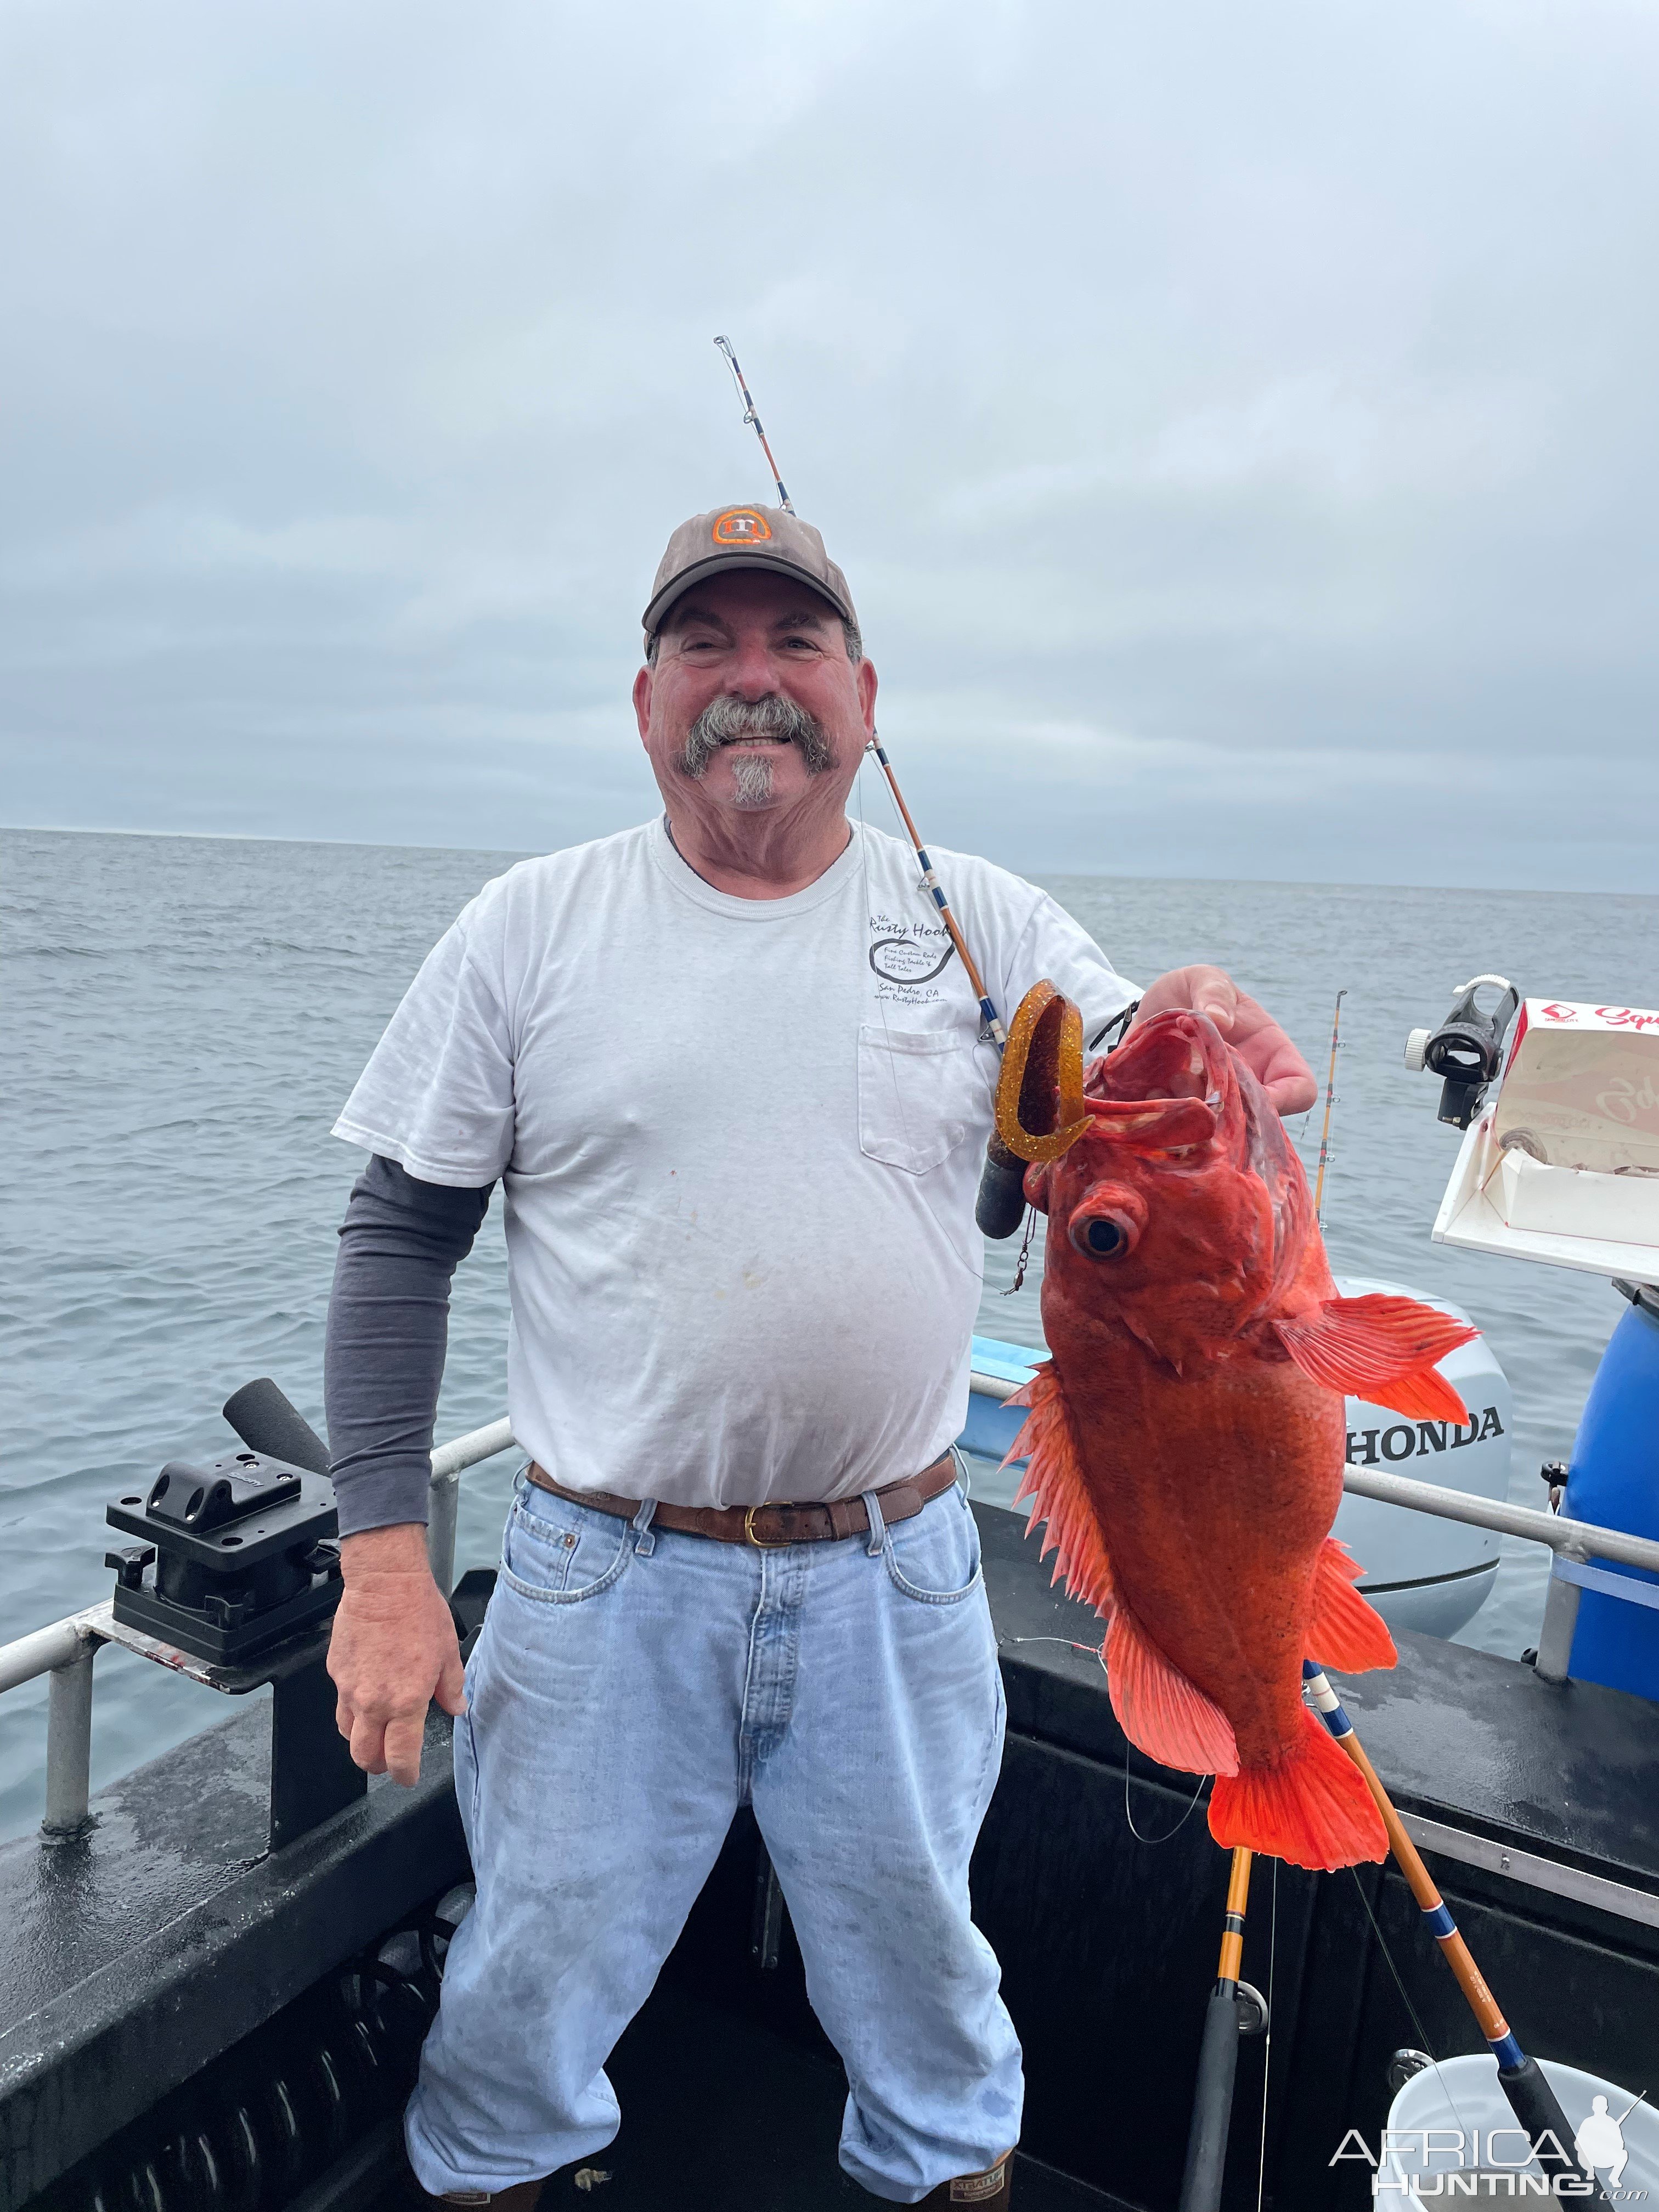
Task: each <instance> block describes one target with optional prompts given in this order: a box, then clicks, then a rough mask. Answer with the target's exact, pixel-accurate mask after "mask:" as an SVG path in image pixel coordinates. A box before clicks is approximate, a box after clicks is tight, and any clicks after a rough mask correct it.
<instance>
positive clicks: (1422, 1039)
mask: <svg viewBox="0 0 1659 2212" xmlns="http://www.w3.org/2000/svg"><path fill="white" fill-rule="evenodd" d="M1488 987H1490V988H1492V989H1494V990H1496V991H1498V993H1499V994H1500V996H1499V998H1498V1003H1497V1004H1496V1006H1493V1008H1492V1012H1490V1013H1486V1012H1482V1011H1481V1008H1480V1003H1479V998H1478V994H1479V993H1480V991H1481V990H1483V989H1486V988H1488ZM1520 1003H1521V994H1520V993H1519V992H1518V991H1517V990H1516V987H1515V986H1514V984H1513V983H1511V982H1510V980H1509V978H1508V977H1507V976H1506V975H1477V976H1475V977H1474V980H1473V981H1471V982H1468V983H1464V984H1462V986H1460V987H1459V989H1458V991H1457V994H1456V996H1455V998H1454V999H1453V1000H1452V1004H1451V1011H1450V1012H1449V1014H1448V1015H1447V1016H1446V1018H1445V1019H1444V1021H1443V1022H1442V1023H1441V1024H1440V1026H1439V1028H1438V1029H1437V1030H1413V1031H1412V1032H1411V1034H1410V1036H1408V1037H1407V1039H1406V1065H1407V1067H1409V1068H1410V1069H1411V1071H1412V1073H1413V1074H1414V1075H1415V1074H1419V1073H1421V1072H1422V1070H1423V1069H1425V1068H1427V1069H1428V1071H1429V1073H1431V1075H1437V1076H1439V1077H1440V1078H1441V1079H1442V1084H1443V1088H1442V1090H1441V1093H1440V1119H1441V1120H1442V1121H1446V1122H1449V1124H1450V1125H1451V1127H1453V1128H1454V1129H1467V1128H1468V1126H1469V1124H1470V1122H1471V1121H1474V1117H1475V1115H1477V1114H1478V1113H1479V1112H1480V1102H1481V1100H1482V1099H1483V1098H1484V1097H1485V1096H1486V1086H1487V1085H1488V1084H1490V1083H1492V1082H1493V1081H1494V1080H1495V1079H1496V1078H1497V1074H1498V1063H1499V1061H1500V1060H1501V1058H1502V1055H1503V1050H1504V1031H1505V1030H1507V1029H1508V1028H1509V1025H1510V1022H1511V1021H1512V1020H1513V1019H1514V1018H1515V1010H1516V1007H1517V1006H1519V1005H1520Z"/></svg>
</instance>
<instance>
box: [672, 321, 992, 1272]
mask: <svg viewBox="0 0 1659 2212" xmlns="http://www.w3.org/2000/svg"><path fill="white" fill-rule="evenodd" d="M714 343H715V344H716V345H717V346H718V347H719V348H720V351H721V352H722V353H723V354H724V355H725V356H726V367H727V368H729V369H730V370H731V372H732V381H733V382H734V383H735V384H736V386H737V387H738V398H740V399H741V400H742V402H743V409H744V413H743V419H744V422H746V423H747V424H748V425H749V427H750V429H751V430H753V432H754V434H755V435H756V436H757V438H758V439H759V440H760V447H761V451H762V453H764V454H765V456H766V465H767V467H768V468H769V469H770V471H772V481H773V483H775V485H776V486H777V488H778V504H779V505H780V506H781V507H782V508H783V509H784V511H785V513H787V514H793V513H794V511H795V510H794V508H793V506H792V505H791V504H790V499H789V495H788V493H787V491H786V490H785V489H784V488H783V478H782V477H781V476H780V475H779V474H778V465H777V463H776V461H775V460H774V459H773V458H772V448H771V447H770V446H769V444H768V443H767V441H766V433H765V431H764V430H763V428H761V419H760V416H759V415H758V414H757V411H756V409H755V400H754V395H753V393H752V392H750V389H749V386H748V385H747V384H746V383H745V382H744V374H743V371H742V369H740V368H738V356H737V355H736V354H735V353H734V352H733V351H732V341H731V339H730V338H726V337H717V338H716V339H715V341H714ZM865 750H866V752H869V753H873V754H874V755H875V757H876V761H877V763H878V766H879V767H880V769H881V772H882V774H883V775H884V776H885V777H886V779H887V787H888V789H889V790H890V792H891V793H892V794H893V804H894V805H895V806H896V807H897V809H898V812H899V819H900V820H901V821H902V823H903V824H904V827H905V831H906V834H907V835H908V837H909V840H910V842H911V844H912V846H913V847H914V848H915V855H916V860H917V862H918V864H919V865H920V866H921V886H922V889H923V890H925V891H927V893H928V895H929V896H930V897H931V898H932V900H933V904H934V906H935V907H936V908H938V910H939V920H940V921H942V922H943V923H944V924H945V933H946V934H947V935H948V936H949V938H950V939H951V944H952V945H954V946H955V947H956V954H957V959H958V960H960V961H961V963H962V971H963V975H966V976H967V978H968V981H969V985H970V986H971V987H972V989H973V993H974V996H975V998H976V999H977V1000H979V1016H980V1021H981V1024H982V1025H983V1027H984V1030H985V1034H986V1035H987V1036H988V1037H989V1039H990V1041H991V1042H992V1043H993V1044H994V1046H995V1047H996V1048H997V1051H998V1054H1001V1053H1002V1051H1003V1049H1004V1048H1005V1047H1006V1044H1007V1042H1008V1038H1007V1033H1006V1030H1004V1028H1003V1026H1002V1017H1001V1015H1000V1014H999V1013H998V1012H997V1010H996V1006H995V1004H994V1001H993V1000H992V999H991V997H990V994H988V993H987V990H986V988H985V978H984V977H983V976H982V975H981V974H980V971H979V966H978V963H976V962H975V958H974V956H973V954H972V953H971V952H970V951H969V950H968V940H967V939H966V938H965V937H964V936H963V933H962V930H961V927H960V926H959V925H958V923H957V918H956V915H954V914H953V913H952V912H951V902H950V900H949V899H948V898H947V897H946V896H945V886H944V885H943V884H941V883H940V881H939V874H938V871H937V870H936V869H935V868H934V866H933V860H932V858H931V857H930V855H929V854H928V851H927V847H926V846H925V845H924V844H923V843H922V842H921V831H920V830H919V829H917V827H916V824H915V817H914V816H913V815H912V814H911V812H910V810H909V808H908V806H907V805H905V803H904V793H902V791H901V790H900V789H899V784H898V778H897V776H896V775H895V774H894V773H893V763H892V762H891V761H890V759H889V758H888V757H887V748H886V746H885V745H884V744H882V742H881V739H880V738H878V737H876V736H873V735H872V737H871V738H869V739H868V740H867V741H866V745H865ZM1010 1157H1011V1158H1012V1155H1010ZM1020 1173H1021V1174H1022V1176H1023V1175H1024V1161H1022V1162H1021V1163H1020ZM1020 1205H1021V1211H1022V1212H1023V1211H1024V1199H1023V1198H1022V1200H1021V1201H1020ZM1017 1221H1018V1216H1017V1217H1016V1222H1017ZM1002 1233H1003V1234H1004V1235H1006V1234H1007V1233H1008V1232H1007V1231H1003V1232H1002Z"/></svg>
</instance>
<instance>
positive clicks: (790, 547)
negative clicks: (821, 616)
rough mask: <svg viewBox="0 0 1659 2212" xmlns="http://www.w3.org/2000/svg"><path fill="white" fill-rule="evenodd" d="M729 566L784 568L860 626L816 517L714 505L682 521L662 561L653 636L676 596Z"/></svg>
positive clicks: (646, 617)
mask: <svg viewBox="0 0 1659 2212" xmlns="http://www.w3.org/2000/svg"><path fill="white" fill-rule="evenodd" d="M726 568H779V569H781V570H782V572H783V574H785V575H787V576H794V577H797V578H798V579H799V581H800V582H802V583H803V584H810V585H811V587H812V589H813V590H814V591H815V592H817V593H818V595H819V597H820V598H822V599H828V600H829V604H830V605H831V606H832V607H833V608H834V609H835V611H836V613H837V614H838V615H839V616H840V617H841V618H842V621H843V622H849V623H853V624H854V627H855V628H856V627H857V623H858V617H857V616H856V615H855V614H854V611H853V595H852V593H851V592H849V591H848V588H847V579H846V577H845V576H843V575H842V573H841V570H840V569H839V568H837V567H836V564H835V562H833V561H832V560H831V559H830V558H829V555H828V554H827V553H826V552H825V551H824V550H823V538H820V537H819V535H818V533H817V531H816V530H814V529H813V527H812V526H811V523H810V522H803V521H802V520H801V519H800V517H799V515H798V514H791V513H789V512H788V510H787V508H785V507H750V506H746V505H738V506H732V507H710V509H709V510H708V513H707V514H694V515H693V516H692V518H691V520H690V521H689V522H683V523H681V525H680V526H679V528H678V530H677V531H676V532H674V534H673V536H672V537H671V538H670V539H669V541H668V550H667V551H666V552H665V554H664V555H663V556H662V560H661V562H659V565H658V568H657V577H656V581H655V582H654V583H653V585H652V586H651V600H650V604H649V605H648V606H647V608H646V611H645V612H644V614H643V615H642V616H641V621H642V622H643V623H644V625H645V634H646V635H647V637H653V636H654V635H656V632H657V630H658V629H659V626H660V624H661V623H662V618H663V617H664V616H665V614H666V613H667V612H668V610H669V609H670V607H671V606H672V605H673V604H674V602H675V600H676V599H679V598H680V597H681V596H682V595H683V594H684V592H689V591H690V589H691V587H692V586H693V585H694V584H701V583H702V581H703V580H704V579H705V577H708V576H718V575H719V574H720V572H721V570H722V569H726Z"/></svg>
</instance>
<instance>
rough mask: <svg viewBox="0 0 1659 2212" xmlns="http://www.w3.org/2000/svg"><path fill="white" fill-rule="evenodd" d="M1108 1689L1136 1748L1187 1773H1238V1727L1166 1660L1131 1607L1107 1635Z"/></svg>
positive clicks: (1116, 1615) (1120, 1609)
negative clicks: (1236, 1730) (1235, 1733)
mask: <svg viewBox="0 0 1659 2212" xmlns="http://www.w3.org/2000/svg"><path fill="white" fill-rule="evenodd" d="M1105 1656H1106V1686H1107V1689H1108V1690H1109V1692H1110V1693H1111V1699H1112V1711H1114V1712H1115V1714H1116V1715H1117V1717H1118V1724H1119V1726H1120V1727H1121V1729H1122V1730H1123V1733H1124V1735H1127V1737H1128V1739H1129V1741H1130V1742H1131V1743H1132V1744H1133V1745H1134V1746H1135V1747H1136V1748H1137V1749H1138V1750H1140V1751H1144V1752H1145V1753H1146V1756H1147V1757H1148V1758H1149V1759H1158V1761H1160V1763H1161V1764H1162V1765H1165V1766H1176V1767H1180V1768H1181V1769H1182V1770H1183V1771H1185V1772H1186V1773H1188V1774H1237V1771H1238V1746H1237V1742H1236V1741H1234V1738H1233V1725H1232V1723H1231V1721H1230V1720H1229V1719H1228V1718H1227V1716H1226V1714H1225V1713H1224V1712H1223V1711H1222V1710H1221V1708H1220V1706H1219V1705H1217V1704H1216V1702H1215V1700H1214V1699H1213V1698H1206V1696H1205V1694H1204V1692H1203V1691H1202V1690H1200V1689H1199V1688H1198V1687H1197V1686H1195V1685H1194V1683H1191V1682H1189V1681H1188V1680H1187V1677H1186V1676H1185V1675H1184V1674H1182V1671H1181V1669H1180V1668H1178V1667H1176V1666H1175V1665H1173V1664H1172V1663H1171V1662H1170V1660H1168V1659H1167V1658H1165V1656H1164V1654H1163V1652H1162V1651H1160V1650H1158V1646H1157V1644H1154V1643H1153V1641H1152V1638H1151V1637H1150V1636H1148V1635H1147V1633H1146V1630H1145V1629H1144V1628H1143V1627H1142V1626H1141V1625H1140V1623H1139V1621H1138V1620H1136V1619H1135V1617H1134V1615H1133V1613H1131V1612H1130V1610H1129V1608H1128V1607H1127V1605H1124V1604H1122V1603H1121V1602H1120V1603H1119V1604H1118V1605H1117V1607H1115V1610H1114V1612H1113V1614H1112V1625H1111V1626H1110V1627H1109V1629H1108V1630H1107V1632H1106V1655H1105Z"/></svg>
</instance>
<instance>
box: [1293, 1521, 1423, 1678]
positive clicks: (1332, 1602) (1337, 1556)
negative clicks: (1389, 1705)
mask: <svg viewBox="0 0 1659 2212" xmlns="http://www.w3.org/2000/svg"><path fill="white" fill-rule="evenodd" d="M1363 1573H1364V1568H1363V1567H1361V1566H1360V1565H1358V1563H1357V1562H1356V1561H1355V1560H1353V1559H1350V1558H1349V1556H1348V1552H1347V1547H1346V1545H1343V1544H1339V1543H1338V1542H1337V1541H1336V1539H1335V1537H1334V1536H1327V1538H1326V1539H1325V1541H1324V1543H1323V1544H1322V1546H1321V1547H1320V1552H1319V1557H1318V1559H1317V1560H1316V1563H1315V1565H1314V1584H1313V1611H1312V1613H1311V1614H1310V1618H1309V1621H1308V1640H1307V1645H1306V1650H1307V1655H1308V1656H1309V1658H1310V1659H1316V1660H1317V1661H1318V1662H1319V1663H1320V1665H1321V1666H1322V1667H1335V1668H1339V1669H1340V1671H1341V1672H1342V1673H1344V1674H1364V1672H1365V1670H1366V1669H1367V1668H1370V1667H1392V1666H1393V1665H1394V1663H1395V1660H1396V1659H1397V1658H1398V1657H1399V1656H1400V1655H1399V1653H1398V1652H1397V1651H1396V1650H1395V1648H1394V1638H1393V1637H1392V1636H1390V1635H1389V1629H1388V1623H1387V1622H1386V1621H1385V1620H1383V1616H1382V1614H1381V1613H1377V1612H1376V1611H1375V1610H1374V1609H1373V1608H1372V1607H1370V1605H1368V1604H1367V1603H1366V1601H1365V1600H1364V1598H1363V1597H1362V1596H1361V1595H1359V1592H1358V1590H1357V1589H1355V1588H1354V1583H1355V1582H1356V1581H1357V1580H1358V1577H1359V1576H1360V1575H1362V1574H1363Z"/></svg>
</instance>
